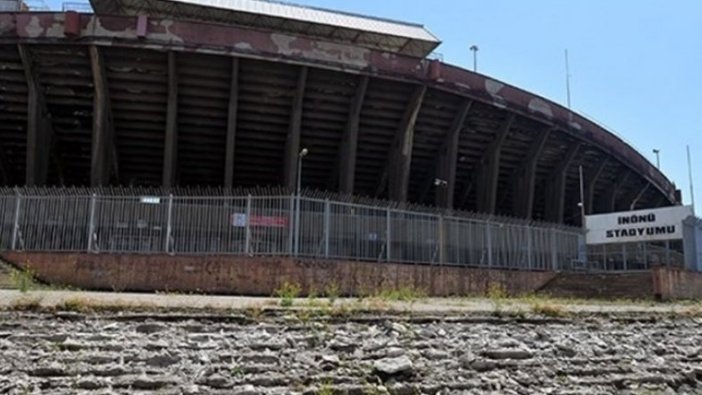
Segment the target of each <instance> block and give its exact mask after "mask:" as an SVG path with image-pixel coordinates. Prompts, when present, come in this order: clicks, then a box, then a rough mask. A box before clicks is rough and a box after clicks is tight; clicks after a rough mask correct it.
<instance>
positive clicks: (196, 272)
mask: <svg viewBox="0 0 702 395" xmlns="http://www.w3.org/2000/svg"><path fill="white" fill-rule="evenodd" d="M3 258H4V259H5V260H6V261H9V262H12V263H14V264H15V265H17V266H20V267H24V268H31V269H32V270H33V271H34V272H35V273H36V274H37V275H38V277H39V278H40V279H42V280H44V281H46V282H49V283H52V284H63V285H70V286H74V287H79V288H82V289H94V290H108V291H113V290H114V291H178V292H208V293H220V294H241V295H263V296H270V295H272V294H273V292H274V291H275V290H276V289H277V288H279V287H280V285H281V284H282V283H284V282H285V281H291V282H294V283H298V284H300V285H301V286H302V287H303V289H304V290H305V291H308V290H316V291H317V292H321V291H323V290H324V289H326V288H327V286H329V285H330V284H335V285H338V286H339V287H340V290H341V293H343V294H345V295H357V294H359V293H365V294H370V293H373V292H375V291H377V290H380V289H398V288H401V287H414V288H417V289H421V290H424V291H425V292H426V293H427V294H428V295H429V296H455V295H480V294H484V293H485V292H486V291H487V290H488V289H489V288H490V287H491V286H496V285H499V286H501V287H503V288H504V289H505V290H506V291H507V292H508V293H510V294H515V295H518V294H525V293H530V292H533V291H535V290H538V289H539V288H541V287H542V286H543V285H544V284H546V283H547V282H549V281H550V280H552V279H553V278H554V276H555V275H556V273H554V272H528V271H510V270H486V269H474V268H456V267H440V266H419V265H400V264H381V263H370V262H343V261H319V260H305V259H292V258H248V257H231V256H206V257H205V256H167V255H106V254H100V255H97V254H61V253H19V252H7V253H4V254H3Z"/></svg>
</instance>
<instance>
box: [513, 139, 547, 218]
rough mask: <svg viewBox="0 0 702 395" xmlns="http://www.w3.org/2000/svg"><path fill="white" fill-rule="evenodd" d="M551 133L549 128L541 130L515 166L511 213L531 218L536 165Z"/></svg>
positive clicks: (532, 214)
mask: <svg viewBox="0 0 702 395" xmlns="http://www.w3.org/2000/svg"><path fill="white" fill-rule="evenodd" d="M550 135H551V129H550V128H549V129H545V130H543V131H542V132H541V133H540V134H539V135H538V136H537V137H536V139H534V141H533V142H532V143H531V145H530V146H529V151H528V152H527V155H526V157H524V160H523V161H522V163H521V164H520V165H519V166H517V169H516V170H515V172H514V174H513V177H512V182H511V184H512V185H513V186H514V193H513V194H512V208H513V214H514V216H516V217H519V218H527V219H531V218H532V217H533V216H534V190H535V187H536V166H537V164H538V163H539V158H540V157H541V153H542V152H543V150H544V147H545V146H546V141H548V137H549V136H550Z"/></svg>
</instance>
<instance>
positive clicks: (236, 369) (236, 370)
mask: <svg viewBox="0 0 702 395" xmlns="http://www.w3.org/2000/svg"><path fill="white" fill-rule="evenodd" d="M229 372H230V373H231V374H232V376H234V377H239V376H243V375H244V369H243V368H242V367H241V366H239V365H232V367H231V368H230V369H229Z"/></svg>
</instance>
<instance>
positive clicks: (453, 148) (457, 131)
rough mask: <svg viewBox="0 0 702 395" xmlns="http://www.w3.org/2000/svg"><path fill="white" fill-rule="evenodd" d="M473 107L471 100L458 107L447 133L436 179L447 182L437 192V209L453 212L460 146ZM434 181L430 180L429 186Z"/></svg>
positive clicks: (440, 152)
mask: <svg viewBox="0 0 702 395" xmlns="http://www.w3.org/2000/svg"><path fill="white" fill-rule="evenodd" d="M472 105H473V102H472V101H471V100H468V99H465V100H463V102H461V104H460V105H459V107H458V112H457V113H456V116H455V118H454V119H453V123H452V124H451V129H449V130H448V133H446V138H445V139H444V143H443V145H442V146H441V149H440V151H439V156H438V158H437V165H436V178H438V179H440V180H444V181H446V185H445V186H439V187H438V188H437V190H436V192H435V203H436V206H437V207H443V208H446V209H449V210H452V209H453V208H454V207H453V200H454V195H455V191H456V165H457V164H458V163H457V162H458V144H459V140H460V137H461V130H463V125H465V123H466V118H468V113H469V112H470V108H471V106H472ZM433 181H434V180H429V185H431V184H432V182H433Z"/></svg>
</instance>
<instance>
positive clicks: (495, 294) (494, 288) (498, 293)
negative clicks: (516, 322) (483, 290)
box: [487, 283, 509, 301]
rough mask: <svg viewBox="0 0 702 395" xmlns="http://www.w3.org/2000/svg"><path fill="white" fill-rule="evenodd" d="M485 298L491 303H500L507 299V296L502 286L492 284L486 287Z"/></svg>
mask: <svg viewBox="0 0 702 395" xmlns="http://www.w3.org/2000/svg"><path fill="white" fill-rule="evenodd" d="M487 297H488V299H490V300H492V301H502V300H505V299H507V298H509V294H508V293H507V290H506V289H505V287H504V286H503V285H502V284H498V283H492V284H489V285H488V289H487Z"/></svg>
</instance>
